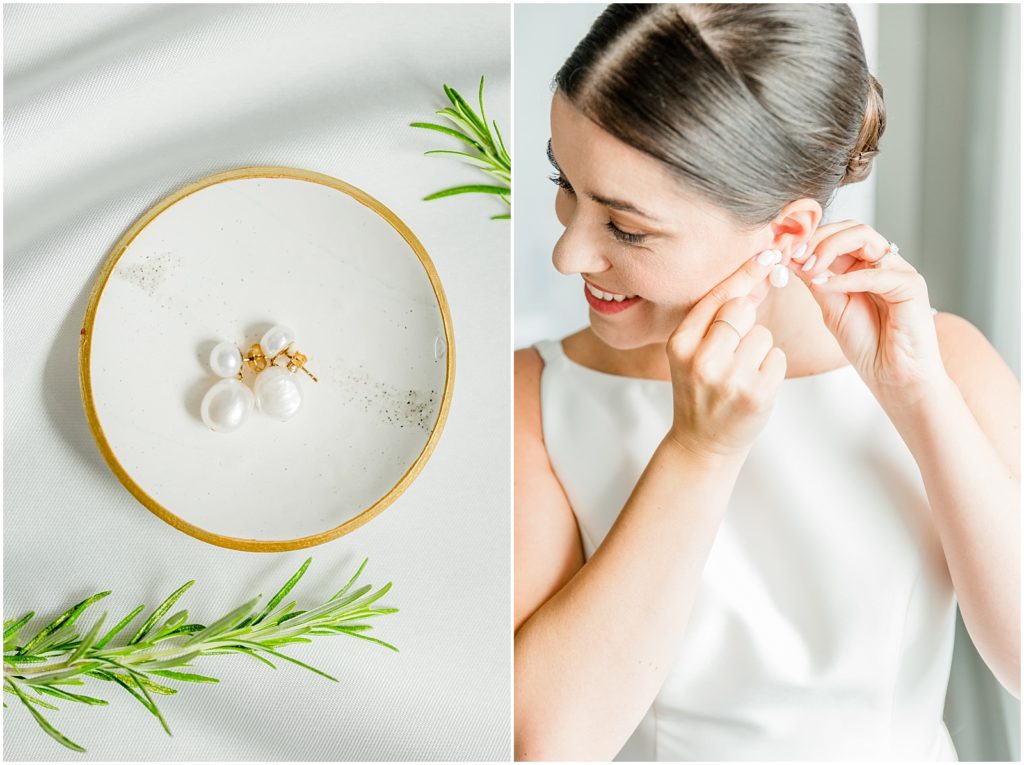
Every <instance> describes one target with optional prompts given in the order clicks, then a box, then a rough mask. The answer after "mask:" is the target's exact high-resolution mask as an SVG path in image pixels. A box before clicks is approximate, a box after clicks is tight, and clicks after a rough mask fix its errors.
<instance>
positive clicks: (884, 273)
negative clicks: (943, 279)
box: [811, 268, 928, 303]
mask: <svg viewBox="0 0 1024 765" xmlns="http://www.w3.org/2000/svg"><path fill="white" fill-rule="evenodd" d="M811 289H812V290H814V291H815V292H817V293H819V294H822V295H826V294H847V293H850V292H870V293H872V294H875V295H878V296H879V297H881V298H883V299H884V300H885V301H886V302H889V303H902V302H905V301H907V300H917V299H920V298H922V297H923V298H925V299H927V297H928V285H927V284H926V283H925V280H924V277H923V276H921V274H919V273H918V272H917V271H904V270H893V269H888V268H862V269H860V270H857V271H848V272H846V273H845V274H836V275H835V276H829V277H828V279H827V280H825V281H823V282H820V283H815V281H814V280H811Z"/></svg>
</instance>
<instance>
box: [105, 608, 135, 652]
mask: <svg viewBox="0 0 1024 765" xmlns="http://www.w3.org/2000/svg"><path fill="white" fill-rule="evenodd" d="M145 607H146V604H145V603H143V604H141V605H139V606H138V607H136V608H135V609H134V610H133V611H132V612H131V613H130V614H128V616H126V617H124V618H123V619H122V620H121V621H119V622H118V623H117V624H115V625H114V628H113V629H112V630H110V632H108V633H107V634H106V635H104V636H103V637H102V638H100V639H99V641H98V642H97V643H96V649H97V650H99V649H100V648H102V647H103V646H105V645H106V644H107V643H109V642H110V641H111V639H112V638H113V637H114V636H115V635H116V634H117V633H118V632H120V631H121V630H123V629H124V628H125V627H127V626H128V625H129V624H130V623H131V622H132V620H133V619H135V617H136V616H138V615H139V614H141V613H142V611H143V609H145Z"/></svg>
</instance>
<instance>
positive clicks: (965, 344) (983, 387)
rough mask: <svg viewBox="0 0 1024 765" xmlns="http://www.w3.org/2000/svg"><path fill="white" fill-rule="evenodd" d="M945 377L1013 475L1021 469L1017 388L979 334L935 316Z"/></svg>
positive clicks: (955, 319) (953, 318)
mask: <svg viewBox="0 0 1024 765" xmlns="http://www.w3.org/2000/svg"><path fill="white" fill-rule="evenodd" d="M935 331H936V334H937V335H938V338H939V350H940V352H941V353H942V363H943V365H944V366H945V367H946V373H947V374H948V375H949V377H950V379H952V380H953V382H954V383H956V386H957V388H959V389H960V394H961V395H962V396H963V398H964V401H965V402H966V403H967V406H968V408H970V410H971V413H972V414H973V415H974V418H975V419H976V420H977V421H978V425H980V426H981V428H982V430H984V431H985V434H986V435H987V436H988V438H989V440H990V441H991V443H992V445H993V447H994V448H995V449H996V451H997V452H999V454H1000V456H1001V457H1002V458H1003V461H1004V462H1006V464H1007V465H1008V466H1010V469H1011V470H1012V471H1013V473H1014V475H1019V472H1020V469H1019V465H1020V383H1019V382H1018V380H1017V377H1016V376H1015V375H1014V373H1013V371H1012V370H1011V369H1010V367H1009V366H1007V364H1006V362H1005V361H1003V358H1002V357H1001V356H1000V355H999V353H998V351H996V349H995V348H993V347H992V344H991V343H990V342H989V341H988V339H987V338H986V337H985V335H984V334H982V332H981V330H979V329H978V328H977V327H975V326H974V325H973V324H971V322H969V321H968V320H967V319H965V318H963V317H962V316H957V315H956V314H953V313H938V314H936V315H935Z"/></svg>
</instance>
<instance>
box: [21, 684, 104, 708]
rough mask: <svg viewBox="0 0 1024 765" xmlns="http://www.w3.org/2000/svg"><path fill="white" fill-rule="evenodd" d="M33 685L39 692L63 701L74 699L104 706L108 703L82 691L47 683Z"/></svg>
mask: <svg viewBox="0 0 1024 765" xmlns="http://www.w3.org/2000/svg"><path fill="white" fill-rule="evenodd" d="M34 687H35V689H36V690H37V691H39V692H40V693H48V694H49V695H51V696H54V697H56V698H58V699H64V700H65V701H76V702H78V703H79V704H91V705H93V706H106V705H107V703H108V702H107V701H106V700H105V699H98V698H96V697H95V696H86V695H84V694H82V693H71V692H70V691H64V690H61V689H60V688H53V687H51V686H48V685H37V686H34Z"/></svg>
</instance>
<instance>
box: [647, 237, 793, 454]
mask: <svg viewBox="0 0 1024 765" xmlns="http://www.w3.org/2000/svg"><path fill="white" fill-rule="evenodd" d="M774 265H775V259H774V258H773V256H772V251H770V250H768V251H765V252H764V253H761V254H760V255H758V256H757V257H755V258H752V259H751V260H749V261H748V262H747V263H745V264H744V265H743V266H741V267H740V268H739V269H738V270H737V271H736V272H735V273H733V274H732V275H731V276H730V277H729V278H727V279H726V280H724V281H723V282H721V283H720V284H718V285H717V286H716V287H715V288H714V289H712V290H711V291H710V292H709V293H708V294H707V295H705V296H704V297H703V298H702V299H701V300H700V302H699V303H697V304H696V305H695V306H694V307H693V308H692V309H691V310H690V312H689V313H688V314H687V315H686V318H684V319H683V321H682V322H681V323H680V324H679V326H678V327H677V328H676V330H675V331H674V332H673V333H672V335H671V336H670V337H669V339H668V342H667V343H666V345H665V351H666V353H667V354H668V362H669V366H670V368H671V375H672V398H673V408H674V414H673V419H672V428H671V430H670V431H669V437H670V438H671V439H672V440H673V441H675V442H676V443H677V444H679V445H680V446H682V447H683V448H684V449H687V450H688V451H691V452H693V453H695V454H697V455H698V456H700V457H708V456H712V457H713V456H724V457H742V456H745V455H746V453H747V451H748V450H749V448H750V445H751V444H752V443H753V441H754V438H755V437H756V436H757V434H758V433H760V431H761V429H762V428H763V427H764V425H765V422H767V420H768V415H769V413H770V412H771V407H772V405H773V404H774V402H775V394H776V392H777V391H778V388H779V384H780V383H781V382H782V380H783V378H784V377H785V376H786V357H785V354H783V352H782V351H781V350H780V349H779V348H777V347H774V346H773V341H772V334H771V332H769V331H768V329H767V328H766V327H764V326H762V325H759V324H755V323H754V322H755V320H756V318H757V311H756V309H757V305H758V304H759V303H760V302H761V300H763V299H764V296H765V295H766V294H768V290H769V285H768V282H767V279H766V277H767V276H768V274H769V272H770V271H771V270H772V268H773V267H774Z"/></svg>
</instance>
